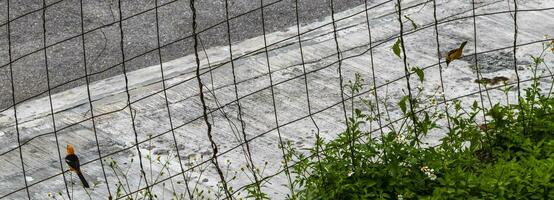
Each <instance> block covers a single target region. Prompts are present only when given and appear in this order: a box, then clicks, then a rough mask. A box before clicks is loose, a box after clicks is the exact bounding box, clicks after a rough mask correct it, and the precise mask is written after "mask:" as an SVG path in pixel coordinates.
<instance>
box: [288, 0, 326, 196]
mask: <svg viewBox="0 0 554 200" xmlns="http://www.w3.org/2000/svg"><path fill="white" fill-rule="evenodd" d="M294 4H295V5H294V11H295V17H296V34H297V35H298V37H297V38H298V47H299V51H300V60H301V62H302V75H303V78H304V87H305V89H306V102H307V104H308V116H309V117H310V120H311V121H312V124H313V125H314V126H315V129H316V135H315V136H316V156H317V163H318V167H319V170H320V171H323V170H322V169H323V168H322V167H321V157H320V154H319V152H320V151H319V145H318V143H319V140H320V136H319V134H320V129H319V126H318V125H317V123H316V122H315V119H314V117H313V112H312V105H311V100H310V89H309V87H308V75H307V73H306V61H305V58H304V49H303V48H302V35H301V34H300V13H299V11H298V10H299V8H298V0H294ZM286 171H288V165H287V168H286ZM289 183H290V184H291V185H290V190H291V191H292V193H291V195H292V196H294V188H292V181H291V180H289Z"/></svg>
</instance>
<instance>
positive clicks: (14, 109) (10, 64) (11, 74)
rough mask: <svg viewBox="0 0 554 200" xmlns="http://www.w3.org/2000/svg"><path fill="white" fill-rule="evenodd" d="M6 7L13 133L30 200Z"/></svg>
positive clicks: (8, 3)
mask: <svg viewBox="0 0 554 200" xmlns="http://www.w3.org/2000/svg"><path fill="white" fill-rule="evenodd" d="M6 7H7V10H8V11H7V12H6V15H7V18H8V23H7V24H6V28H7V29H8V30H7V32H8V62H9V63H8V65H9V68H10V81H11V86H12V87H11V89H12V102H13V116H14V120H15V132H16V134H17V145H18V149H19V159H21V170H22V171H23V181H24V183H25V192H26V193H27V198H28V199H29V200H31V194H30V193H29V184H28V183H27V173H26V172H25V161H23V150H22V146H21V135H20V132H19V121H18V119H17V109H16V107H17V106H16V101H15V81H14V79H13V63H12V62H13V59H12V39H11V30H10V24H11V22H10V21H9V20H10V1H9V0H8V1H6Z"/></svg>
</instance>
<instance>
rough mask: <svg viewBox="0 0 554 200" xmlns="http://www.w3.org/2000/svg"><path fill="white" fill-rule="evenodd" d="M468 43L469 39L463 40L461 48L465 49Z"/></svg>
mask: <svg viewBox="0 0 554 200" xmlns="http://www.w3.org/2000/svg"><path fill="white" fill-rule="evenodd" d="M466 44H467V41H464V42H462V45H460V49H464V47H465V46H466Z"/></svg>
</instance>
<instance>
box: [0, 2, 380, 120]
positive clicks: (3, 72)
mask: <svg viewBox="0 0 554 200" xmlns="http://www.w3.org/2000/svg"><path fill="white" fill-rule="evenodd" d="M371 1H373V0H371ZM371 1H370V2H371ZM298 3H299V12H300V21H301V23H302V24H306V23H310V22H314V21H317V20H320V19H321V18H323V17H325V16H328V15H330V13H331V9H330V6H329V5H330V0H299V2H298ZM46 4H47V5H50V6H48V7H47V9H46V13H45V15H46V45H47V46H50V47H48V48H47V51H46V54H47V58H48V59H47V62H45V59H44V51H43V50H41V49H43V48H44V45H43V38H44V37H43V18H42V15H43V12H42V10H40V9H41V8H42V6H43V5H42V1H41V0H15V1H14V0H11V1H10V5H9V6H10V11H9V15H10V17H9V19H10V20H13V19H15V18H17V19H15V20H13V21H11V22H10V23H9V26H10V27H9V29H10V34H9V36H10V39H11V41H10V42H11V45H10V46H9V45H8V32H7V30H8V26H7V25H8V24H7V18H8V17H7V15H8V12H7V7H8V5H7V0H0V9H1V10H2V11H0V25H1V27H0V66H1V68H0V94H1V95H0V109H4V108H6V107H9V106H12V105H13V103H12V88H11V78H10V71H9V65H8V63H9V60H10V59H9V54H8V49H10V48H8V47H11V54H12V56H11V57H12V58H11V60H12V61H13V60H16V61H14V62H13V63H12V68H13V77H14V83H15V84H14V86H15V97H16V102H20V101H22V100H25V99H28V98H30V97H32V96H35V95H38V94H40V93H43V94H42V95H41V96H40V97H42V96H44V95H47V93H44V92H45V91H47V90H48V84H47V83H48V82H47V74H46V65H45V63H47V64H48V72H49V79H50V87H52V88H54V87H56V88H55V89H54V90H52V92H53V93H56V92H59V91H63V90H66V89H69V88H73V87H76V86H79V85H83V84H86V82H85V78H81V77H84V75H85V68H84V64H83V63H84V62H83V48H82V44H81V43H82V41H81V37H80V33H81V11H80V9H81V7H80V2H79V1H78V0H61V1H60V0H46ZM158 4H159V5H163V6H161V7H159V8H158V16H159V17H158V18H159V31H160V42H161V44H162V45H166V44H169V43H172V42H174V41H176V40H179V39H181V38H184V37H186V36H188V35H190V34H191V32H192V14H191V10H190V7H189V1H187V0H177V1H168V0H166V1H161V2H158ZM263 4H264V5H268V4H271V5H270V6H267V7H265V8H264V15H265V16H264V18H265V23H266V30H267V32H273V31H278V30H282V29H284V28H287V27H290V26H293V25H295V24H296V15H295V0H264V2H263ZM360 4H363V0H335V1H334V5H335V6H334V8H335V11H336V12H338V11H342V10H345V9H348V8H351V7H354V6H357V5H360ZM195 6H196V9H197V23H198V30H203V29H206V28H208V27H211V26H213V25H215V24H218V23H220V22H224V20H225V1H224V0H200V1H198V2H197V3H196V4H195ZM260 6H261V2H260V1H258V0H229V15H230V16H231V17H234V16H238V15H241V14H243V13H247V12H248V11H251V10H255V11H253V12H250V13H248V14H244V15H241V16H240V17H237V18H236V19H233V20H231V21H230V23H231V30H230V32H231V39H232V41H233V42H238V41H242V40H245V39H248V38H252V37H255V36H259V35H262V23H261V22H262V19H261V11H260V9H257V8H259V7H260ZM121 7H122V11H121V12H122V16H123V18H124V21H123V35H124V52H125V59H130V58H133V57H136V58H134V59H132V60H131V61H128V62H126V67H127V70H128V71H131V70H136V69H139V68H143V67H147V66H151V65H155V64H158V62H159V60H158V54H157V51H151V50H153V49H155V48H156V47H157V34H156V10H155V9H154V8H155V2H154V1H153V0H124V1H122V4H121ZM256 9H257V10H256ZM34 10H37V12H33V13H30V14H27V15H24V14H26V13H29V12H32V11H34ZM83 15H84V17H83V22H84V30H85V33H86V34H85V47H86V60H87V65H86V66H87V70H88V73H89V74H91V73H97V74H96V75H93V76H91V80H92V81H94V80H100V79H104V78H107V77H111V76H114V75H118V74H121V73H122V72H123V68H122V66H121V65H119V66H115V65H117V64H118V63H120V62H121V60H122V54H121V47H120V32H119V24H118V23H117V22H116V21H117V20H118V19H119V9H118V1H117V0H109V1H106V0H86V1H83ZM114 22H116V23H114ZM99 27H100V28H99ZM200 38H201V41H202V42H203V44H204V46H205V47H206V48H208V47H212V46H220V45H228V42H227V27H226V24H225V23H221V24H220V25H217V26H214V27H213V28H210V29H208V30H207V31H205V32H202V33H201V34H200ZM148 51H151V52H150V53H146V54H144V53H145V52H148ZM33 52H34V53H33ZM192 52H193V51H192V39H185V40H182V41H179V42H176V43H173V44H170V45H168V46H166V47H164V48H162V51H161V53H162V60H163V61H164V62H165V61H169V60H172V59H175V58H179V57H182V56H184V55H188V54H190V53H192ZM143 54H144V55H143ZM113 66H115V67H113ZM99 72H100V73H99Z"/></svg>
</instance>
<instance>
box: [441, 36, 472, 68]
mask: <svg viewBox="0 0 554 200" xmlns="http://www.w3.org/2000/svg"><path fill="white" fill-rule="evenodd" d="M466 43H467V41H464V42H462V44H461V45H460V48H457V49H453V50H451V51H449V52H448V54H446V66H448V65H449V64H450V62H452V61H454V60H456V59H459V58H460V57H462V53H463V51H464V47H465V46H466Z"/></svg>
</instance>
